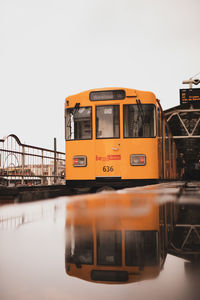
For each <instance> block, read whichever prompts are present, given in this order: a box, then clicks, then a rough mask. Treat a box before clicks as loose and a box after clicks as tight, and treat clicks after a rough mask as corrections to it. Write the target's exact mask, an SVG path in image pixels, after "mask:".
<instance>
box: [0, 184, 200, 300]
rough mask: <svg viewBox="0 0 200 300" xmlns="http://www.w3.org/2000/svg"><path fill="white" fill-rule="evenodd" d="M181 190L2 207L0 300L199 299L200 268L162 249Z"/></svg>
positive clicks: (111, 194) (103, 195)
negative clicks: (168, 214)
mask: <svg viewBox="0 0 200 300" xmlns="http://www.w3.org/2000/svg"><path fill="white" fill-rule="evenodd" d="M181 188H182V184H181V185H178V186H174V185H171V186H170V188H168V187H166V186H162V188H160V187H158V186H157V188H152V187H151V189H150V190H148V191H146V192H144V191H143V192H141V190H140V189H139V190H137V189H132V192H130V190H129V192H127V191H126V190H125V191H120V192H119V193H116V194H115V197H114V198H113V193H112V192H111V193H110V192H108V193H102V195H101V198H99V197H100V196H99V195H90V196H87V195H84V196H80V197H77V196H76V197H73V198H70V197H61V198H57V199H53V200H46V201H43V202H42V201H41V202H35V203H29V204H12V205H4V206H1V207H0V241H1V246H0V282H1V284H0V299H1V300H4V299H8V300H12V299H20V300H23V299H26V300H27V299H70V300H73V299H76V300H78V299H81V300H82V299H83V300H84V299H97V300H98V299H102V298H104V299H127V300H129V299H146V298H150V299H199V297H198V296H199V290H198V288H199V287H198V286H199V282H200V280H199V279H200V277H199V269H198V268H197V267H196V268H195V267H194V265H192V264H191V263H188V262H186V260H184V259H182V258H179V257H176V256H173V255H170V254H167V253H166V249H167V248H166V247H167V245H166V243H165V244H164V242H163V240H164V239H165V238H167V239H168V240H169V239H171V238H172V226H171V225H170V222H171V224H172V223H173V220H172V219H171V221H170V220H169V218H167V211H169V212H170V213H171V215H172V214H173V217H174V218H176V220H178V219H177V218H178V217H177V216H176V209H177V207H178V206H177V207H176V201H177V200H178V199H179V198H180V189H181ZM167 195H168V196H167ZM122 196H123V197H122ZM185 197H186V193H184V201H185ZM167 199H168V200H167ZM195 199H196V198H195ZM197 199H198V197H197ZM193 204H194V203H193ZM181 205H183V203H181ZM164 206H165V210H163V207H164ZM161 207H162V208H161ZM163 211H165V216H166V220H167V224H168V225H167V226H166V227H165V226H164V225H163V224H164V223H163V217H162V216H164V215H163ZM163 228H165V229H166V234H167V236H165V235H162V234H161V231H162V230H163ZM144 231H145V232H147V231H148V234H149V232H150V231H151V232H152V234H151V238H149V235H146V234H145V235H143V233H144ZM88 232H90V233H88ZM141 232H142V233H141ZM154 233H155V235H154ZM155 237H156V238H155ZM154 248H155V249H156V251H153V250H152V249H154ZM197 250H199V249H197ZM166 255H167V256H166ZM195 266H197V264H195ZM94 271H95V273H94ZM116 274H117V275H116Z"/></svg>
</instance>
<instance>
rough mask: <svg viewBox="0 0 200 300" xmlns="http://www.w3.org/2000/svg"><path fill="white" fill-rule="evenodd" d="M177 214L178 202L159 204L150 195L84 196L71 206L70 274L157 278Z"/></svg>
mask: <svg viewBox="0 0 200 300" xmlns="http://www.w3.org/2000/svg"><path fill="white" fill-rule="evenodd" d="M174 217H175V211H174V204H173V203H165V204H163V205H159V204H158V203H155V202H154V200H153V197H152V195H150V194H149V195H147V194H145V196H143V195H141V194H140V195H139V196H138V197H137V195H134V198H133V197H132V196H131V194H123V198H122V195H119V194H118V195H116V194H115V200H112V199H111V198H110V193H108V194H102V195H101V196H100V195H99V196H92V195H91V196H82V198H81V200H80V201H74V202H73V203H70V204H68V206H67V219H66V272H67V274H68V275H70V276H75V277H78V278H80V279H84V280H88V281H92V282H99V283H100V282H102V283H130V282H137V281H141V280H145V279H152V278H155V277H157V276H158V275H159V273H160V270H161V269H162V267H163V265H164V262H165V258H166V253H167V247H168V243H169V240H170V239H171V237H172V230H173V225H174Z"/></svg>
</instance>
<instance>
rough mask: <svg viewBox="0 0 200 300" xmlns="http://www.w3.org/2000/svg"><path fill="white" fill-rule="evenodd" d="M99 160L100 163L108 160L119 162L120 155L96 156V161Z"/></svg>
mask: <svg viewBox="0 0 200 300" xmlns="http://www.w3.org/2000/svg"><path fill="white" fill-rule="evenodd" d="M97 160H100V161H108V160H121V155H112V154H109V155H107V156H103V157H102V156H98V155H96V161H97Z"/></svg>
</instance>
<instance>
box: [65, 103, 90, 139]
mask: <svg viewBox="0 0 200 300" xmlns="http://www.w3.org/2000/svg"><path fill="white" fill-rule="evenodd" d="M66 139H67V140H89V139H92V107H79V108H69V109H67V111H66Z"/></svg>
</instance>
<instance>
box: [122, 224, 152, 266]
mask: <svg viewBox="0 0 200 300" xmlns="http://www.w3.org/2000/svg"><path fill="white" fill-rule="evenodd" d="M125 263H126V266H139V267H144V266H154V265H157V264H158V232H157V231H133V230H127V231H126V232H125Z"/></svg>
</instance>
